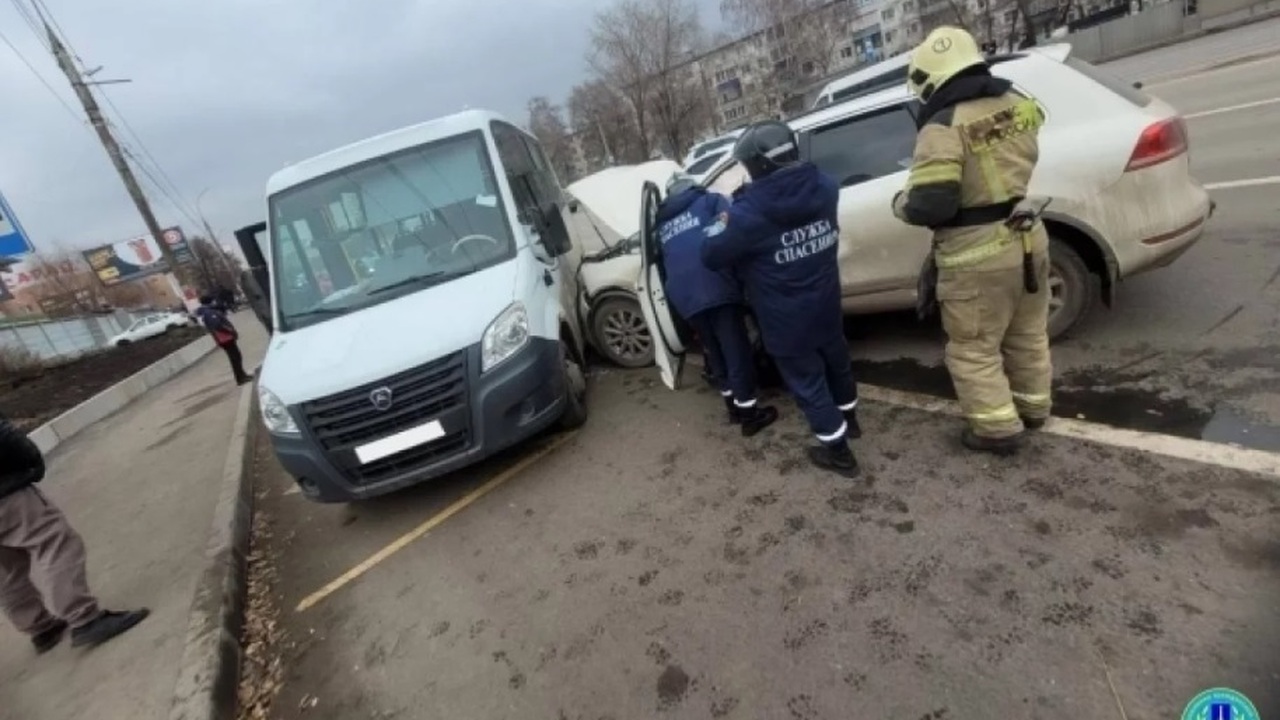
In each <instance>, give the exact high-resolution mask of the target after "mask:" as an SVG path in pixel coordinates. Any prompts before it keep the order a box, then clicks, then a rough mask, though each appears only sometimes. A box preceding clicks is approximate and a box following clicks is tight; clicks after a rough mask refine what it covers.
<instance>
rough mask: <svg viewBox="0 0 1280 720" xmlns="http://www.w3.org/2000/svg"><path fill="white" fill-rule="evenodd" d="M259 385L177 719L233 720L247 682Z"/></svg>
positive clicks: (236, 429) (234, 468) (192, 628)
mask: <svg viewBox="0 0 1280 720" xmlns="http://www.w3.org/2000/svg"><path fill="white" fill-rule="evenodd" d="M253 388H254V384H252V383H251V384H248V385H245V386H244V387H243V388H241V391H240V404H239V406H238V407H237V408H236V419H235V423H234V425H232V428H231V442H230V445H229V446H228V448H227V459H226V463H225V464H224V465H223V468H222V486H221V489H220V491H219V494H218V505H217V507H216V508H215V509H214V512H213V525H212V527H211V529H210V530H209V540H208V542H207V544H206V545H205V568H204V572H203V573H202V574H201V576H200V583H199V584H198V585H197V586H196V593H195V598H194V599H193V600H192V603H191V615H190V618H189V620H188V621H187V636H186V640H185V642H184V648H183V651H182V660H181V661H180V664H179V665H178V682H177V684H176V685H175V687H174V693H173V704H172V705H171V707H170V711H169V717H170V719H171V720H230V719H231V718H234V717H235V714H236V702H237V698H236V691H237V686H238V684H239V680H240V631H241V628H242V627H243V624H244V606H245V594H246V590H247V588H246V581H247V570H248V568H247V562H248V556H249V535H250V529H251V526H252V521H253V446H254V440H255V438H256V437H257V432H258V427H259V423H257V422H255V421H254V418H253V415H254V412H253V411H254V408H255V407H256V405H257V403H256V401H255V393H254V390H253Z"/></svg>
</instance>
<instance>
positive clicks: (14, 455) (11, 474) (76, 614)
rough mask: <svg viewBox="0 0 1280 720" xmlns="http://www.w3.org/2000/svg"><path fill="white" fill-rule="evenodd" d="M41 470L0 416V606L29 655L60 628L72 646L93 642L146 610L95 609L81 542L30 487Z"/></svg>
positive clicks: (51, 641)
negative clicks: (27, 641)
mask: <svg viewBox="0 0 1280 720" xmlns="http://www.w3.org/2000/svg"><path fill="white" fill-rule="evenodd" d="M44 472H45V466H44V457H43V456H42V455H41V454H40V449H39V448H37V447H36V444H35V443H34V442H32V441H31V439H30V438H28V437H27V436H26V434H25V433H23V432H22V431H21V430H19V429H18V428H17V427H16V426H15V425H14V424H13V423H11V422H9V421H8V420H7V419H5V418H3V417H0V608H3V609H4V614H5V615H6V616H8V618H9V622H11V623H13V625H14V627H16V628H17V629H18V630H19V631H21V632H23V633H26V634H27V635H28V636H29V637H30V638H31V644H32V645H34V646H35V649H36V652H37V653H45V652H48V651H50V650H52V649H53V648H54V647H56V646H57V645H58V643H60V642H62V636H63V635H64V634H66V632H67V628H70V629H71V644H72V645H73V646H75V647H85V646H94V645H100V644H102V643H104V642H106V641H108V640H110V639H111V638H114V637H115V636H117V635H119V634H121V633H123V632H125V631H127V630H129V629H130V628H132V627H133V626H135V625H137V624H138V623H140V622H142V621H143V620H145V619H146V617H147V615H148V614H150V611H148V610H147V609H146V608H142V609H139V610H128V611H125V612H116V611H113V610H102V609H101V608H99V607H98V600H97V598H95V597H94V596H93V595H92V594H90V592H89V582H88V578H87V577H86V574H85V553H84V542H83V541H82V540H81V539H80V535H79V534H78V533H77V532H76V531H75V528H72V527H71V524H70V523H68V522H67V517H66V516H65V515H63V514H62V511H61V510H59V509H58V508H57V506H55V505H54V504H53V503H52V502H50V501H49V498H47V497H45V495H44V493H42V492H40V491H39V490H38V489H36V487H35V484H36V483H38V482H40V481H41V480H43V479H44ZM33 572H34V573H36V574H38V575H40V576H41V577H42V578H43V579H44V581H45V586H46V590H47V592H46V593H45V595H44V596H43V597H41V594H40V591H39V590H37V589H36V586H35V585H34V584H33V583H32V582H31V576H32V574H33Z"/></svg>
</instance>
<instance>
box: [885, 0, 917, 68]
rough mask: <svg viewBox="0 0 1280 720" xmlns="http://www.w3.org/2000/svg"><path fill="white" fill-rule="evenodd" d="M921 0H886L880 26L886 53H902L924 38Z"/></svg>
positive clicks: (890, 54) (886, 54) (891, 55)
mask: <svg viewBox="0 0 1280 720" xmlns="http://www.w3.org/2000/svg"><path fill="white" fill-rule="evenodd" d="M919 1H920V0H885V3H884V5H883V6H882V7H881V8H880V27H881V28H883V31H884V55H885V57H893V56H895V55H901V54H902V53H904V52H906V51H908V50H910V49H911V48H913V47H915V46H916V45H918V44H920V41H921V40H924V35H925V32H924V27H923V26H922V25H921V24H920V13H919V10H918V8H917V3H918V2H919Z"/></svg>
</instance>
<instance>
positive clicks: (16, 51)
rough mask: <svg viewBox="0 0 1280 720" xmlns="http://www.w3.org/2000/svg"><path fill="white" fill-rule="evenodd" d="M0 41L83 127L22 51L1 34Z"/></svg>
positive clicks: (75, 114)
mask: <svg viewBox="0 0 1280 720" xmlns="http://www.w3.org/2000/svg"><path fill="white" fill-rule="evenodd" d="M0 40H3V41H4V44H5V45H8V46H9V49H10V50H12V51H13V54H15V55H17V56H18V59H19V60H21V61H22V64H23V65H26V66H27V69H28V70H30V71H31V74H32V75H35V76H36V79H37V80H39V81H40V84H41V85H44V87H45V89H46V90H48V91H49V92H50V93H52V94H53V97H54V98H56V99H57V100H58V102H59V103H61V104H62V108H63V109H64V110H66V111H67V112H69V113H71V117H73V118H75V120H76V124H77V125H80V126H81V127H83V126H84V120H83V119H82V118H81V117H80V115H79V114H78V113H76V111H75V110H72V109H71V105H70V104H69V103H68V102H67V101H66V100H64V99H63V97H62V96H61V95H59V94H58V91H57V90H54V89H53V86H52V85H50V84H49V81H48V80H45V79H44V76H43V75H41V74H40V71H39V70H36V67H35V65H32V64H31V61H30V60H28V59H27V56H26V55H23V54H22V51H21V50H19V49H18V46H17V45H14V44H13V41H12V40H10V39H9V38H8V37H6V36H5V34H4V33H3V32H0Z"/></svg>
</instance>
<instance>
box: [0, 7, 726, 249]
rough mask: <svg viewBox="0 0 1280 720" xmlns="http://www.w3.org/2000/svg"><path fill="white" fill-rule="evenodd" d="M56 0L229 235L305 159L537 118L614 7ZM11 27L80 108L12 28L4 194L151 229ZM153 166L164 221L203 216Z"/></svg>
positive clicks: (115, 89) (2, 25)
mask: <svg viewBox="0 0 1280 720" xmlns="http://www.w3.org/2000/svg"><path fill="white" fill-rule="evenodd" d="M19 1H20V2H23V3H26V2H28V1H29V0H19ZM695 1H696V3H697V5H698V7H699V8H700V10H701V17H702V20H703V23H704V25H708V26H710V25H718V24H719V23H718V17H717V13H716V8H717V7H718V4H719V3H718V0H695ZM45 2H46V4H47V5H48V7H49V9H50V10H51V11H52V13H53V16H54V18H55V19H56V20H57V21H58V23H59V24H60V25H61V27H62V29H63V31H64V32H65V36H66V38H67V39H69V40H70V42H71V44H72V46H73V49H74V50H75V51H76V52H77V53H78V54H79V56H80V57H82V58H83V59H84V61H85V63H86V64H87V65H88V66H89V67H91V68H92V67H96V66H98V65H103V66H105V69H104V70H103V71H102V72H101V73H99V74H98V75H97V76H96V79H110V78H129V79H131V80H132V82H131V83H129V84H125V85H111V86H107V87H106V88H105V90H106V92H107V94H108V96H109V97H110V98H111V100H112V101H113V102H114V103H115V106H116V107H117V108H119V110H120V112H121V113H122V114H123V116H124V117H125V119H127V120H128V122H129V124H130V125H131V126H132V128H133V130H135V131H136V132H137V134H138V135H139V136H140V137H141V138H142V141H143V142H144V143H145V144H146V146H147V148H148V149H149V150H150V151H151V153H152V154H153V155H154V156H155V157H156V159H157V160H158V161H159V162H160V164H161V166H162V167H163V168H164V169H165V171H166V172H167V173H168V175H169V176H170V177H171V178H172V180H173V181H174V183H175V184H176V185H177V186H178V188H179V189H180V190H181V191H182V195H183V196H184V197H185V199H186V201H187V203H188V204H191V205H194V204H195V201H196V198H197V196H198V195H200V194H201V193H202V191H205V190H206V188H207V189H208V190H207V192H204V193H203V199H202V200H201V202H200V208H201V209H202V210H203V211H204V213H205V216H206V217H207V218H208V219H209V222H210V223H211V224H212V225H213V228H214V231H215V232H217V233H218V234H219V236H220V239H221V240H222V241H223V242H224V243H227V244H234V241H233V240H232V238H231V231H232V230H234V229H235V228H238V227H241V226H243V225H247V224H249V223H252V222H256V221H258V220H260V219H262V218H263V216H264V215H265V207H264V205H265V201H264V200H263V197H262V194H263V187H264V185H265V183H266V179H267V176H268V175H270V174H271V173H272V172H274V171H275V170H277V169H279V168H280V167H283V166H284V165H286V164H288V163H290V162H295V161H298V160H301V159H303V158H306V157H309V156H311V155H314V154H317V153H320V152H324V151H325V150H328V149H330V148H333V147H336V146H339V145H342V144H345V143H348V142H352V141H355V140H359V139H361V138H364V137H367V136H369V135H373V134H376V133H379V132H383V131H386V130H391V129H394V128H397V127H401V126H404V125H408V124H412V123H415V122H420V121H423V120H427V119H430V118H432V117H436V116H440V115H445V114H448V113H451V112H456V111H458V110H461V109H463V108H464V107H468V106H469V107H485V108H490V109H494V110H497V111H499V112H502V113H505V114H507V115H508V117H510V118H511V119H513V120H516V121H518V122H520V123H522V124H523V123H524V120H525V114H524V106H525V101H526V100H527V99H528V98H529V97H530V96H532V95H537V94H546V95H549V96H551V97H552V98H554V99H555V100H556V101H563V99H564V98H565V96H566V95H567V94H568V91H569V88H571V87H572V86H573V85H574V84H575V83H577V82H579V81H580V80H582V79H583V78H584V76H585V75H586V72H587V70H586V64H585V61H584V59H583V58H584V53H585V51H586V49H587V45H588V38H587V34H588V29H589V27H590V24H591V19H592V15H593V13H594V12H595V11H596V10H597V9H598V8H602V7H605V6H606V5H607V2H606V0H453V1H451V2H444V1H442V0H378V1H377V2H368V0H365V1H364V2H352V1H350V0H329V1H328V2H324V3H306V2H300V1H299V0H292V1H285V0H220V1H219V2H174V0H129V1H128V3H126V4H121V3H109V2H101V0H45ZM125 5H127V7H128V10H127V11H125V10H124V7H125ZM0 33H3V34H4V36H5V37H6V38H8V39H9V40H10V41H11V42H13V43H14V44H15V45H16V46H17V47H18V49H19V50H20V51H21V53H22V54H23V55H24V56H25V57H26V58H27V59H28V60H29V61H30V62H31V63H32V64H33V65H34V66H35V67H36V69H37V70H38V71H39V72H40V74H41V75H43V76H44V78H45V79H46V80H47V81H48V83H49V84H50V85H51V86H52V87H53V88H54V89H55V90H56V91H57V94H58V95H59V96H60V97H61V98H63V99H64V100H65V101H66V102H67V104H69V105H70V106H71V107H72V108H73V109H75V110H76V115H75V116H73V115H72V114H71V113H69V112H68V111H67V109H66V108H64V107H62V105H61V104H60V103H59V102H58V101H57V100H56V99H55V98H54V97H53V95H52V94H51V93H50V92H49V90H48V89H46V88H45V87H44V86H43V85H42V84H41V83H40V81H39V80H38V79H37V78H36V77H35V76H34V75H32V73H31V72H30V70H28V69H27V68H26V66H25V65H24V64H23V63H22V61H21V60H20V59H19V58H18V57H17V56H16V55H15V54H14V53H13V51H11V50H10V49H9V48H8V47H7V46H6V45H5V44H4V43H3V42H0V92H2V93H3V95H2V97H3V98H4V107H3V110H2V111H0V113H2V114H0V118H2V122H0V192H2V193H4V195H5V197H6V198H7V199H8V201H9V203H10V204H11V205H12V206H13V210H14V213H15V214H16V215H17V216H18V218H19V220H20V221H21V222H22V224H23V225H24V226H25V228H26V230H27V232H28V234H29V235H30V236H31V237H32V238H33V239H34V241H35V243H36V246H37V249H38V250H40V249H46V248H48V249H55V248H58V247H62V248H69V249H82V248H86V247H91V246H93V245H97V244H101V243H107V242H116V241H120V240H125V239H128V238H130V237H134V236H137V235H141V234H143V233H144V232H145V228H144V227H143V225H142V221H141V219H140V218H139V216H138V214H137V211H136V210H135V209H134V207H133V204H132V203H131V202H130V200H129V198H128V196H127V195H126V194H125V191H124V189H123V186H122V185H121V183H120V181H119V179H118V177H117V175H116V174H115V171H114V170H113V169H112V167H111V164H110V162H109V160H108V159H107V156H106V153H105V152H104V151H103V149H102V146H101V145H100V144H99V143H98V140H97V139H96V137H95V136H94V134H93V132H92V131H91V130H90V129H89V127H88V126H87V125H86V124H85V123H84V122H83V119H82V117H81V113H80V112H79V106H78V104H76V103H75V101H74V99H73V95H72V93H71V90H70V87H69V86H68V84H67V81H66V79H65V77H63V76H62V74H61V73H60V72H59V71H58V69H57V67H56V65H55V64H54V62H53V59H52V58H51V57H50V56H49V54H48V53H47V52H46V51H45V50H44V49H43V48H42V47H41V46H40V45H39V43H38V42H37V39H36V37H35V35H34V34H33V33H32V32H31V31H30V30H29V29H27V27H26V25H25V24H24V23H23V22H22V19H21V17H20V16H19V15H18V13H17V11H16V10H15V9H14V7H13V5H12V4H11V3H0ZM104 105H105V104H104ZM108 110H109V108H108ZM119 134H120V136H121V137H122V138H123V139H125V140H128V141H130V142H131V143H132V138H131V137H130V136H129V135H128V133H126V132H123V131H122V132H120V133H119ZM135 149H136V148H135ZM142 181H143V184H144V187H145V188H146V189H147V192H148V195H149V196H150V197H151V198H152V201H153V203H154V206H155V209H156V212H157V215H158V218H159V220H160V223H161V225H162V226H168V225H175V224H177V225H182V226H183V228H184V229H185V230H186V231H187V233H188V234H196V233H197V232H198V231H199V229H198V228H196V227H194V226H193V223H192V221H191V220H190V219H188V218H187V217H185V216H184V215H182V214H181V213H180V212H179V211H178V210H177V209H175V208H174V207H173V205H172V204H171V203H170V202H169V201H168V200H166V199H165V198H164V196H163V195H161V194H160V193H159V192H158V191H157V190H156V189H155V187H154V186H152V185H151V184H150V182H149V181H147V180H146V178H145V177H144V178H142Z"/></svg>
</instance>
